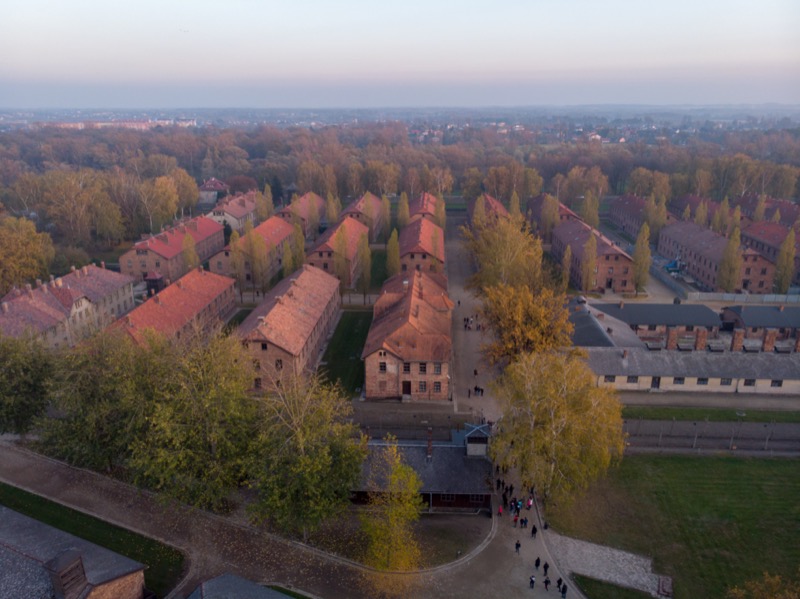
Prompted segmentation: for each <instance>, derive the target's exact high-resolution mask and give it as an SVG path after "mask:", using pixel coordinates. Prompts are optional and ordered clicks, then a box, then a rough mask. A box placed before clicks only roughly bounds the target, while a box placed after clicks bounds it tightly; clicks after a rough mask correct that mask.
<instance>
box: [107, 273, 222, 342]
mask: <svg viewBox="0 0 800 599" xmlns="http://www.w3.org/2000/svg"><path fill="white" fill-rule="evenodd" d="M233 285H234V280H233V279H231V278H229V277H224V276H222V275H218V274H214V273H213V272H209V271H207V270H203V269H202V268H196V269H193V270H190V271H189V272H188V273H186V274H185V275H184V276H183V277H181V278H180V279H178V280H177V281H176V282H174V283H173V284H172V285H169V286H167V287H165V288H164V289H163V290H161V291H160V292H159V293H158V294H157V295H155V296H153V297H151V298H148V300H147V301H146V302H145V303H143V304H142V305H141V306H138V307H136V308H134V309H133V310H132V311H131V312H129V313H128V314H127V315H126V316H124V317H123V318H121V319H120V320H118V321H116V322H115V323H114V324H112V325H111V327H110V328H112V329H114V330H121V331H124V332H126V333H127V334H128V335H130V336H131V337H132V338H133V340H134V341H136V342H137V343H142V342H144V339H145V336H144V332H145V331H147V330H153V331H155V332H157V333H161V334H162V335H164V336H166V337H172V336H173V335H175V333H177V332H178V331H180V330H181V329H182V328H183V327H184V326H186V325H187V324H188V323H190V322H192V321H193V320H194V319H195V318H197V316H198V315H199V314H200V313H201V312H202V311H203V310H204V309H205V308H206V307H208V306H209V305H211V304H213V302H214V300H215V299H217V298H218V297H219V296H221V295H222V294H223V293H225V292H226V291H227V290H229V289H232V288H233Z"/></svg>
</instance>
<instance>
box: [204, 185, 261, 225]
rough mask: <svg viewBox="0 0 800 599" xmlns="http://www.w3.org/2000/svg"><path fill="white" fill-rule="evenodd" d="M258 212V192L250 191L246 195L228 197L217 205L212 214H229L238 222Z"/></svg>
mask: <svg viewBox="0 0 800 599" xmlns="http://www.w3.org/2000/svg"><path fill="white" fill-rule="evenodd" d="M255 210H256V192H255V191H248V192H247V193H245V194H239V195H235V196H227V197H225V198H223V199H222V200H220V201H219V202H217V205H216V206H214V208H213V209H212V213H216V212H222V213H224V214H229V215H230V216H232V217H233V218H235V219H237V220H241V219H242V218H244V217H245V216H247V215H248V214H252V213H253V212H255Z"/></svg>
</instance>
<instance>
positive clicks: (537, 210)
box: [528, 193, 581, 222]
mask: <svg viewBox="0 0 800 599" xmlns="http://www.w3.org/2000/svg"><path fill="white" fill-rule="evenodd" d="M546 195H547V194H544V193H541V194H539V195H538V196H536V197H535V198H531V199H530V200H528V211H529V212H530V217H531V218H532V219H533V220H535V221H537V222H538V221H540V220H541V219H542V207H543V206H544V198H545V196H546ZM558 217H559V220H581V217H580V216H578V215H577V214H576V213H575V212H573V211H572V210H570V209H569V208H567V206H565V205H564V204H563V203H562V202H558Z"/></svg>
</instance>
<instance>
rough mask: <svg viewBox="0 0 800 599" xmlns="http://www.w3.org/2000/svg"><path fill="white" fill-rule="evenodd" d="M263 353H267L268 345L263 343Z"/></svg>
mask: <svg viewBox="0 0 800 599" xmlns="http://www.w3.org/2000/svg"><path fill="white" fill-rule="evenodd" d="M261 351H267V344H266V343H262V344H261Z"/></svg>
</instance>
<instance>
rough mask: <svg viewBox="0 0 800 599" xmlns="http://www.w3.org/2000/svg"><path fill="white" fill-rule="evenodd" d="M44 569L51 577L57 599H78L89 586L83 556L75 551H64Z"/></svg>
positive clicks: (45, 565)
mask: <svg viewBox="0 0 800 599" xmlns="http://www.w3.org/2000/svg"><path fill="white" fill-rule="evenodd" d="M44 569H45V570H46V571H47V573H48V574H49V575H50V582H51V583H52V584H53V596H54V597H55V598H56V599H78V597H81V596H82V595H83V593H84V591H85V590H86V587H87V586H89V582H88V581H87V580H86V572H85V571H84V569H83V559H82V558H81V554H80V553H78V552H77V551H75V550H74V549H68V550H66V551H62V552H61V553H59V554H58V555H57V556H55V557H54V558H53V559H51V560H50V561H49V562H47V563H46V564H44Z"/></svg>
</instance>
